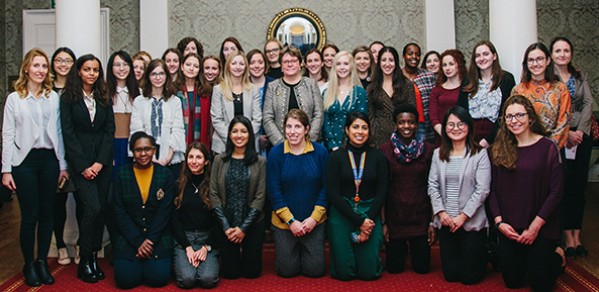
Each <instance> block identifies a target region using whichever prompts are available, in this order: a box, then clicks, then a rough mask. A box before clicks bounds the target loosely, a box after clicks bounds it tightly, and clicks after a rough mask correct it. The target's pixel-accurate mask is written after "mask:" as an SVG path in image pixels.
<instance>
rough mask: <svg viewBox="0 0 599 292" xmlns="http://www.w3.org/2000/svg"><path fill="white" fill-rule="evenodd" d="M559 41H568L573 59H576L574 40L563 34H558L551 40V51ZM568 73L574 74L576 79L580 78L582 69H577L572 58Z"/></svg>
mask: <svg viewBox="0 0 599 292" xmlns="http://www.w3.org/2000/svg"><path fill="white" fill-rule="evenodd" d="M559 41H563V42H566V43H567V44H568V45H569V46H570V53H571V55H572V59H574V46H573V45H572V42H571V41H570V40H569V39H567V38H566V37H563V36H557V37H554V38H553V39H552V40H551V45H549V48H550V49H551V52H552V53H553V46H554V45H555V43H557V42H559ZM553 65H555V61H554V62H553ZM568 73H570V74H571V75H572V76H574V78H575V79H580V71H578V70H576V68H575V67H574V65H572V60H570V63H568ZM565 81H566V80H564V82H565Z"/></svg>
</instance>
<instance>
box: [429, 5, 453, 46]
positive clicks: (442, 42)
mask: <svg viewBox="0 0 599 292" xmlns="http://www.w3.org/2000/svg"><path fill="white" fill-rule="evenodd" d="M424 12H425V17H424V18H425V25H426V44H425V45H424V48H426V50H424V51H423V52H422V54H423V55H424V53H425V52H426V51H430V50H435V51H438V52H439V53H442V52H443V51H445V50H447V49H452V48H455V8H454V5H453V0H426V1H425V3H424Z"/></svg>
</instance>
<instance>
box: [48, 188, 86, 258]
mask: <svg viewBox="0 0 599 292" xmlns="http://www.w3.org/2000/svg"><path fill="white" fill-rule="evenodd" d="M73 197H74V198H75V204H76V209H75V216H76V217H77V225H79V222H81V207H79V203H77V201H79V196H77V194H75V193H73ZM68 198H69V193H56V195H55V196H54V237H56V248H64V247H66V244H65V242H64V226H65V223H66V221H67V206H66V203H67V199H68ZM79 229H81V227H79ZM77 242H78V241H77Z"/></svg>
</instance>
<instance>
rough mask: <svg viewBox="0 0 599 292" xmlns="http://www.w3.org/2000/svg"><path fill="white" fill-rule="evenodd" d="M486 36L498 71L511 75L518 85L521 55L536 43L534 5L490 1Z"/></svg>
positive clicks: (527, 0)
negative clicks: (500, 68) (502, 69)
mask: <svg viewBox="0 0 599 292" xmlns="http://www.w3.org/2000/svg"><path fill="white" fill-rule="evenodd" d="M514 7H518V9H514ZM489 36H490V39H491V42H493V44H494V45H495V48H496V49H497V53H498V54H499V60H501V67H503V68H504V69H505V70H506V71H509V72H511V73H512V74H514V78H516V84H518V83H519V82H520V76H521V74H522V60H523V59H524V52H525V51H526V48H527V47H528V46H529V45H530V44H532V43H534V42H537V39H538V37H537V3H536V1H535V0H490V1H489Z"/></svg>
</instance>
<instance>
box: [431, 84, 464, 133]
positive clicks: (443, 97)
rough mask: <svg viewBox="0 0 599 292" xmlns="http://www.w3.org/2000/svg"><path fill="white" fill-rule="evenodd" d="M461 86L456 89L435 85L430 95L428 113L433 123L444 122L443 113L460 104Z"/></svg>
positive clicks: (433, 124)
mask: <svg viewBox="0 0 599 292" xmlns="http://www.w3.org/2000/svg"><path fill="white" fill-rule="evenodd" d="M461 88H462V87H461V86H458V87H456V88H454V89H445V88H443V86H441V85H437V86H435V88H433V90H432V91H431V95H430V97H429V109H428V115H429V117H430V119H431V125H432V126H433V127H434V126H435V125H436V124H441V123H442V122H443V115H445V112H447V110H449V109H450V108H452V107H454V106H456V105H457V104H458V96H460V90H461Z"/></svg>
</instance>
